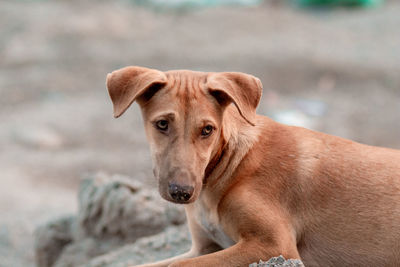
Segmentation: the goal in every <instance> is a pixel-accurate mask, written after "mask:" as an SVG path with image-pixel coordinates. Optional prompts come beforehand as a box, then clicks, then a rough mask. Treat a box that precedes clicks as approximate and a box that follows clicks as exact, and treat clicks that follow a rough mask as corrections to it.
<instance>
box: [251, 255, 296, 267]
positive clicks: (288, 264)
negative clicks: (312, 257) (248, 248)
mask: <svg viewBox="0 0 400 267" xmlns="http://www.w3.org/2000/svg"><path fill="white" fill-rule="evenodd" d="M249 267H304V264H303V263H302V262H301V260H292V259H288V260H286V259H285V258H284V257H283V256H282V255H281V256H279V257H273V258H271V259H269V260H268V261H261V260H260V262H259V263H252V264H250V265H249Z"/></svg>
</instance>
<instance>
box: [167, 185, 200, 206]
mask: <svg viewBox="0 0 400 267" xmlns="http://www.w3.org/2000/svg"><path fill="white" fill-rule="evenodd" d="M193 191H194V188H193V186H189V185H185V186H181V185H178V184H173V183H172V184H170V185H169V195H170V196H171V198H172V199H173V200H175V201H177V202H181V203H183V202H186V201H188V200H189V199H190V198H191V197H192V194H193Z"/></svg>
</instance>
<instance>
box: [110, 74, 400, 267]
mask: <svg viewBox="0 0 400 267" xmlns="http://www.w3.org/2000/svg"><path fill="white" fill-rule="evenodd" d="M107 86H108V89H109V92H110V96H111V98H112V101H113V104H114V110H115V116H120V115H121V114H122V113H123V112H124V111H125V110H126V109H127V108H128V107H129V105H130V104H131V103H132V102H133V101H137V102H138V103H139V105H140V106H141V108H142V114H143V117H144V121H145V128H146V134H147V137H148V140H149V143H150V148H151V151H152V158H153V165H154V173H155V176H156V178H157V179H158V181H159V191H160V194H161V196H163V197H164V198H165V199H167V200H169V201H174V200H173V199H171V197H170V196H169V195H168V192H167V191H168V189H167V185H168V183H170V182H171V181H173V182H176V183H181V184H185V185H192V186H193V187H194V193H193V196H192V197H191V199H190V200H189V201H187V202H186V203H185V204H186V205H185V209H186V214H187V219H188V224H189V228H190V231H191V235H192V249H191V250H190V251H189V252H188V253H185V254H183V255H180V256H177V257H174V258H171V259H167V260H163V261H160V262H157V263H153V264H146V265H142V266H153V267H155V266H248V264H249V263H251V262H255V261H258V260H260V259H269V258H270V257H274V256H278V255H283V256H284V257H286V258H297V259H301V260H303V262H304V263H305V265H306V266H400V151H398V150H392V149H387V148H380V147H373V146H367V145H362V144H359V143H356V142H352V141H350V140H346V139H342V138H339V137H335V136H331V135H327V134H323V133H319V132H314V131H310V130H307V129H304V128H299V127H292V126H286V125H282V124H279V123H277V122H274V121H272V120H271V119H269V118H267V117H264V116H260V115H256V113H255V109H256V107H257V105H258V103H259V101H260V97H261V90H262V85H261V82H260V81H259V80H258V79H257V78H255V77H254V76H251V75H247V74H243V73H202V72H191V71H186V70H185V71H171V72H165V73H164V72H160V71H157V70H151V69H146V68H141V67H127V68H124V69H121V70H117V71H115V72H113V73H112V74H109V76H108V77H107ZM231 104H232V105H231ZM165 113H168V114H167V115H166V114H165ZM160 116H161V117H162V118H166V119H168V120H169V122H170V125H171V128H170V129H169V131H168V132H164V133H160V132H159V131H158V130H157V129H156V128H155V127H154V120H157V118H158V117H160ZM163 116H164V117H163ZM165 116H167V117H168V118H167V117H165ZM206 124H211V125H212V126H213V127H214V132H213V133H212V134H211V135H210V136H208V137H206V138H205V137H203V136H201V135H199V132H201V129H202V127H204V126H205V125H206Z"/></svg>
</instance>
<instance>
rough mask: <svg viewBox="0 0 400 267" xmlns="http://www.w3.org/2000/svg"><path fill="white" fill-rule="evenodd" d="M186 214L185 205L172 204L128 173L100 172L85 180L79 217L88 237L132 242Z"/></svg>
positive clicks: (82, 187) (80, 198)
mask: <svg viewBox="0 0 400 267" xmlns="http://www.w3.org/2000/svg"><path fill="white" fill-rule="evenodd" d="M185 218H186V217H185V214H184V209H183V207H180V206H177V205H171V204H168V203H167V202H166V201H164V200H162V199H161V197H160V196H159V194H158V192H157V191H156V190H150V189H146V188H144V186H143V185H142V184H141V183H139V182H138V181H134V180H133V179H131V178H128V177H126V176H121V175H114V176H112V177H109V176H107V175H105V174H97V175H95V176H94V177H88V178H85V179H83V180H82V183H81V187H80V191H79V213H78V221H79V225H80V227H81V229H82V230H83V231H84V237H87V236H89V237H96V238H102V239H107V238H111V239H112V238H119V239H121V240H123V241H126V242H132V241H134V240H136V239H137V238H139V237H142V236H148V235H153V234H156V233H159V232H160V231H162V230H163V229H164V228H165V227H166V226H167V225H170V224H174V225H178V224H182V223H184V222H185Z"/></svg>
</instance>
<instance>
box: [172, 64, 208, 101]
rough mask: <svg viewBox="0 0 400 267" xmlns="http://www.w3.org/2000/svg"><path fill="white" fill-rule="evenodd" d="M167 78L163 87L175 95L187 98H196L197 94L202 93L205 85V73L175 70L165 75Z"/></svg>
mask: <svg viewBox="0 0 400 267" xmlns="http://www.w3.org/2000/svg"><path fill="white" fill-rule="evenodd" d="M165 74H166V76H167V84H166V86H165V88H166V89H168V91H171V92H172V91H174V92H175V93H176V94H177V95H181V96H185V95H187V96H188V97H196V96H197V95H198V94H202V93H204V88H205V85H206V83H207V73H205V72H197V71H188V70H175V71H168V72H166V73H165Z"/></svg>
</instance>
